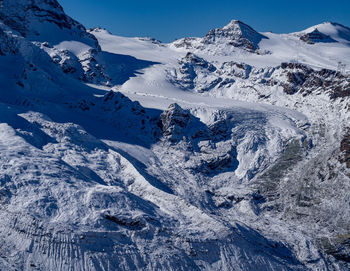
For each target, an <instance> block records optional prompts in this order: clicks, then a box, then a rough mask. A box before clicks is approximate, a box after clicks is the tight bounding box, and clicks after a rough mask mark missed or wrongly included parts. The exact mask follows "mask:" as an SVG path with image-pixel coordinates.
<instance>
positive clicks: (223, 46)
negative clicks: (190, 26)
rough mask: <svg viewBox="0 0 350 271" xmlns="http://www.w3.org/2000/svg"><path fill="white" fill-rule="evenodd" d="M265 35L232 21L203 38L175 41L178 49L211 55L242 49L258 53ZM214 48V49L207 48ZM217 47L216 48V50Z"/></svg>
mask: <svg viewBox="0 0 350 271" xmlns="http://www.w3.org/2000/svg"><path fill="white" fill-rule="evenodd" d="M262 39H267V37H265V36H264V35H262V34H260V33H258V32H256V31H255V30H254V29H253V28H251V27H250V26H248V25H246V24H245V23H242V22H240V21H237V20H233V21H231V22H230V23H229V24H228V25H226V26H225V27H223V28H217V29H213V30H210V31H209V33H208V34H207V35H205V37H203V38H184V39H180V40H178V41H175V42H174V43H173V45H174V46H175V47H176V48H185V49H197V50H202V51H203V50H205V51H208V53H210V54H222V53H224V52H225V51H233V50H234V48H240V49H243V50H246V51H249V52H257V50H258V49H259V43H260V41H261V40H262ZM208 45H209V47H211V46H213V48H207V47H208ZM215 47H216V48H215Z"/></svg>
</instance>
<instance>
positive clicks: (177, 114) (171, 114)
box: [160, 104, 191, 142]
mask: <svg viewBox="0 0 350 271" xmlns="http://www.w3.org/2000/svg"><path fill="white" fill-rule="evenodd" d="M160 119H161V123H160V126H161V129H162V131H163V135H164V136H165V137H166V138H168V139H169V140H170V141H172V142H176V141H178V140H181V139H182V137H183V136H184V129H185V128H186V127H187V125H188V123H189V121H190V119H191V115H190V113H189V112H188V111H187V110H184V109H182V108H181V107H180V106H179V105H178V104H171V105H170V106H169V108H168V109H167V110H166V111H164V112H163V113H162V114H161V116H160Z"/></svg>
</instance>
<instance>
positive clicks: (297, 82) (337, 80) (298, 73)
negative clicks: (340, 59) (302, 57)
mask: <svg viewBox="0 0 350 271" xmlns="http://www.w3.org/2000/svg"><path fill="white" fill-rule="evenodd" d="M281 69H282V71H283V73H284V74H285V75H286V76H287V83H282V85H283V88H284V91H285V92H286V93H287V94H294V93H296V92H300V93H303V94H304V95H308V94H310V93H311V92H315V91H319V92H323V93H327V94H329V96H330V97H331V98H332V99H336V98H342V97H347V96H349V95H350V77H349V76H345V75H343V74H341V73H339V72H336V71H334V70H328V69H321V70H319V71H317V70H314V69H312V68H310V67H309V66H307V65H304V64H299V63H282V64H281Z"/></svg>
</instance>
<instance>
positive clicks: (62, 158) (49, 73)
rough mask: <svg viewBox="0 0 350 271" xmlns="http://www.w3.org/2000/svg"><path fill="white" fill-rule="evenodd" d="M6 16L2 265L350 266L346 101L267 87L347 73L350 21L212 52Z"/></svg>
mask: <svg viewBox="0 0 350 271" xmlns="http://www.w3.org/2000/svg"><path fill="white" fill-rule="evenodd" d="M19 2H21V1H19ZM22 2H23V3H22ZM22 2H21V4H25V5H28V3H29V2H28V1H22ZM34 2H35V4H36V5H39V6H40V5H42V7H45V10H46V9H49V10H50V9H51V8H52V7H53V6H54V7H55V10H56V9H58V11H57V10H56V11H57V12H58V13H59V14H61V12H63V11H61V9H60V7H59V6H57V2H56V1H39V0H37V1H34ZM4 3H5V4H6V5H5V7H7V8H8V9H9V10H10V11H8V13H7V14H10V15H11V14H13V12H14V6H13V5H12V3H11V2H9V1H5V2H4ZM0 5H1V2H0ZM47 5H48V6H47ZM0 8H3V7H0ZM1 11H3V12H4V9H2V10H1ZM30 16H34V18H35V19H32V22H35V23H38V21H36V19H37V17H35V16H37V14H36V13H31V12H30ZM6 18H7V17H6ZM0 19H1V20H2V21H3V22H5V23H2V24H1V25H0V30H1V31H0V41H1V45H0V71H1V73H0V86H1V87H0V153H1V156H0V203H1V204H0V270H348V268H349V263H348V258H347V257H348V256H349V250H347V249H349V248H348V247H347V245H346V244H347V243H346V242H347V241H348V238H349V232H350V229H349V228H348V225H349V222H350V213H349V212H350V211H349V208H348V206H349V201H350V197H349V193H348V191H350V190H349V188H350V182H349V181H350V180H349V177H348V169H346V167H345V165H344V163H342V162H341V160H340V159H338V157H340V156H341V153H340V150H339V145H340V141H341V140H342V138H343V136H344V135H345V134H346V129H347V125H348V124H347V123H348V121H349V113H348V107H347V104H348V102H349V99H348V97H342V98H338V99H331V98H330V96H329V95H328V93H322V92H320V91H319V92H315V93H311V94H310V95H303V94H302V93H299V92H298V93H294V94H293V95H290V94H288V93H286V92H285V91H284V90H283V87H282V86H281V85H278V84H274V85H273V84H272V85H266V84H263V83H262V82H263V80H265V79H266V80H267V79H270V78H273V79H275V80H280V81H282V82H285V81H286V80H287V79H286V78H285V77H286V75H285V73H284V71H283V70H282V68H281V63H282V62H286V63H299V64H305V65H307V67H310V68H313V69H314V70H315V71H320V70H322V69H325V68H326V69H331V70H336V69H337V68H338V65H339V64H338V62H339V61H342V62H343V63H344V64H346V65H347V66H346V67H348V66H349V65H350V58H349V55H350V46H349V45H348V43H347V40H346V39H347V36H346V35H347V34H346V33H347V32H346V31H347V28H344V27H342V26H340V25H337V24H336V25H335V24H323V25H320V26H315V27H314V28H313V29H315V28H317V29H318V30H319V31H321V32H322V33H323V32H324V33H325V34H327V35H329V36H331V37H332V38H334V39H335V40H337V41H338V42H337V43H327V44H312V45H310V44H306V43H304V42H303V41H301V40H300V38H299V37H300V33H301V32H300V33H299V34H298V33H292V34H283V35H280V34H273V33H262V35H263V36H264V37H266V38H263V39H262V40H261V41H260V42H259V44H258V47H259V48H258V49H257V51H247V50H245V49H242V48H236V47H234V48H232V47H230V48H228V47H226V46H228V45H227V44H226V43H225V42H220V46H215V44H210V45H208V47H206V48H205V50H201V49H198V48H197V47H194V48H186V49H184V48H178V47H176V46H175V45H174V44H175V43H177V42H178V41H176V42H175V43H174V44H162V43H161V42H158V41H155V40H153V39H150V38H125V37H119V36H115V35H112V34H110V33H109V32H107V31H106V30H102V29H99V28H97V29H93V30H89V31H88V32H85V29H84V28H82V27H80V25H79V24H78V23H77V22H75V21H70V20H68V19H67V20H68V21H69V22H71V23H72V24H73V25H74V28H73V29H72V30H71V31H70V30H69V28H64V29H63V30H62V29H61V30H62V31H63V32H64V35H63V34H62V33H63V32H60V31H61V30H55V31H58V32H59V33H61V34H62V35H61V34H59V35H58V36H57V37H59V38H57V39H54V40H52V39H51V40H50V39H49V38H45V37H47V35H46V33H44V32H43V33H42V35H39V36H38V37H37V39H35V36H33V35H28V37H25V36H24V35H22V34H20V33H19V32H18V29H12V28H11V25H9V24H8V23H7V24H6V20H5V19H3V18H2V17H0ZM39 23H41V22H40V21H39ZM46 23H47V22H44V24H46ZM236 23H237V21H232V22H231V23H230V24H229V25H228V26H226V27H224V28H223V29H224V30H227V29H229V30H230V29H231V28H232V24H234V25H235V24H236ZM49 24H51V23H50V21H49ZM12 27H13V26H12ZM51 27H53V28H56V26H52V25H51V26H50V28H47V27H42V25H41V26H40V27H38V26H37V25H35V27H33V29H35V31H40V29H46V30H48V29H50V31H51V30H52V29H53V28H51ZM77 29H78V30H77ZM313 29H312V28H310V29H308V30H306V31H305V33H307V32H309V31H312V30H313ZM30 30H31V29H29V30H26V31H29V32H28V33H32V32H31V31H30ZM43 31H44V30H43ZM52 31H53V30H52ZM81 31H83V33H84V35H83V36H82V38H78V37H79V35H80V34H79V33H80V32H81ZM219 32H220V30H219ZM243 32H244V31H243ZM26 33H27V32H26ZM67 33H68V34H67ZM77 33H78V35H77ZM235 33H236V32H234V34H235ZM303 33H304V32H303ZM66 34H67V35H66ZM91 34H92V35H94V36H95V37H96V39H97V40H98V43H99V46H96V44H94V43H93V42H92V41H94V38H91ZM231 34H232V33H231ZM243 34H244V33H243ZM45 41H47V42H48V44H47V43H45ZM195 42H196V40H195ZM99 47H101V50H100V48H99ZM208 52H210V54H208ZM188 53H190V54H188ZM198 63H199V64H198ZM293 69H294V70H296V69H297V68H293ZM342 72H344V75H342V76H344V78H346V77H345V76H346V73H347V68H345V71H342ZM334 77H335V76H334ZM91 78H92V79H91ZM340 78H341V79H343V77H340ZM333 79H334V78H333ZM216 80H219V81H217V82H226V83H227V84H221V85H220V84H219V83H216V84H214V83H215V82H216ZM220 80H221V81H220ZM225 80H226V81H225ZM106 81H108V82H107V83H106ZM213 82H214V83H213ZM344 84H345V83H344ZM175 103H176V104H177V105H174V104H175Z"/></svg>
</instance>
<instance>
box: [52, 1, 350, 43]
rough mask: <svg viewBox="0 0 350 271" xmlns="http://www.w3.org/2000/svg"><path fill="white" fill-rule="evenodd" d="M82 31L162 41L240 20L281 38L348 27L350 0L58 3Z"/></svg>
mask: <svg viewBox="0 0 350 271" xmlns="http://www.w3.org/2000/svg"><path fill="white" fill-rule="evenodd" d="M58 1H59V2H60V3H61V5H62V6H63V8H64V9H65V11H66V12H67V13H68V14H69V15H70V16H72V17H73V18H74V19H76V20H78V21H80V22H81V23H83V24H84V25H85V26H86V27H94V26H101V27H105V28H107V29H108V30H109V31H111V32H112V33H113V34H116V35H122V36H149V37H154V38H157V39H159V40H161V41H164V42H169V41H172V40H174V39H176V38H181V37H185V36H203V35H204V34H206V33H207V32H208V30H210V29H212V28H215V27H221V26H224V25H226V24H227V23H228V22H229V21H230V20H231V19H238V20H241V21H243V22H245V23H247V24H248V25H250V26H252V27H253V28H254V29H256V30H258V31H273V32H276V33H287V32H294V31H299V30H302V29H305V28H307V27H309V26H312V25H315V24H318V23H321V22H324V21H333V22H338V23H341V24H344V25H346V26H349V27H350V0H332V1H329V0H328V1H326V0H303V1H301V0H294V1H283V0H279V1H277V0H265V1H264V0H260V1H258V0H245V1H235V0H216V1H213V0H176V1H168V0H125V1H124V0H123V1H122V0H58Z"/></svg>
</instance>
